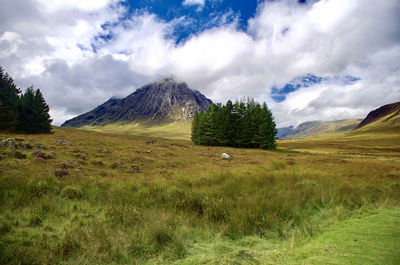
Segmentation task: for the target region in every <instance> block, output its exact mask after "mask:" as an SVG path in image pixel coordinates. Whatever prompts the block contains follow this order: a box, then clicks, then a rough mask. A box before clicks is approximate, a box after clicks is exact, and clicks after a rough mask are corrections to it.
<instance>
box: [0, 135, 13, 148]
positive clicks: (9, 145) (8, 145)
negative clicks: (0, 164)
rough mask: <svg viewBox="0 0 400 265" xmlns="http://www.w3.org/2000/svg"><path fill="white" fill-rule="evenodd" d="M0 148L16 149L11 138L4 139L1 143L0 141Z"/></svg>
mask: <svg viewBox="0 0 400 265" xmlns="http://www.w3.org/2000/svg"><path fill="white" fill-rule="evenodd" d="M0 147H2V148H8V149H12V150H15V149H17V145H16V143H15V141H14V140H13V139H12V138H7V139H4V140H3V141H1V142H0Z"/></svg>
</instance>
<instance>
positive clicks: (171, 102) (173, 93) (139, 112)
mask: <svg viewBox="0 0 400 265" xmlns="http://www.w3.org/2000/svg"><path fill="white" fill-rule="evenodd" d="M211 104H212V101H211V100H209V99H208V98H206V97H205V96H204V95H203V94H201V93H200V92H199V91H194V90H192V89H190V88H189V86H188V85H187V84H186V83H179V82H177V81H176V80H174V79H173V78H165V79H162V80H159V81H157V82H155V83H152V84H149V85H145V86H143V87H141V88H139V89H137V90H136V91H135V92H134V93H132V94H130V95H129V96H127V97H126V98H123V99H115V98H111V99H109V100H108V101H106V102H105V103H103V104H102V105H100V106H98V107H97V108H95V109H94V110H92V111H89V112H87V113H85V114H82V115H80V116H78V117H75V118H73V119H71V120H69V121H66V122H65V123H64V124H63V125H62V126H67V127H81V126H85V125H96V126H98V125H106V124H110V123H116V122H118V123H129V122H133V121H144V120H145V121H157V122H170V121H185V120H190V119H191V118H192V117H193V113H194V112H195V111H201V110H203V111H206V110H208V108H209V107H210V106H211Z"/></svg>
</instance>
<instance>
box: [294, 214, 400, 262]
mask: <svg viewBox="0 0 400 265" xmlns="http://www.w3.org/2000/svg"><path fill="white" fill-rule="evenodd" d="M399 227H400V211H399V210H398V209H397V210H379V211H376V212H375V213H373V214H371V215H368V216H363V217H360V218H354V219H350V220H346V221H344V222H342V223H339V224H336V225H334V226H333V227H331V228H329V229H328V230H327V231H325V232H323V233H322V234H321V235H318V236H317V237H316V238H315V239H312V240H311V241H310V242H309V243H306V244H304V245H302V246H300V247H298V248H297V249H296V250H295V254H294V255H293V256H294V258H292V259H291V260H290V261H289V262H288V263H290V264H387V265H389V264H393V265H395V264H400V251H399V249H400V229H399Z"/></svg>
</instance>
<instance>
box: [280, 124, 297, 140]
mask: <svg viewBox="0 0 400 265" xmlns="http://www.w3.org/2000/svg"><path fill="white" fill-rule="evenodd" d="M293 129H294V127H293V126H288V127H282V128H277V129H276V130H277V132H276V138H277V139H284V138H286V136H287V135H289V134H290V133H291V132H293Z"/></svg>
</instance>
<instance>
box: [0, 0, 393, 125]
mask: <svg viewBox="0 0 400 265" xmlns="http://www.w3.org/2000/svg"><path fill="white" fill-rule="evenodd" d="M166 2H168V4H166ZM186 2H187V3H189V2H192V3H194V2H197V4H196V5H195V6H201V8H202V10H197V9H196V8H193V7H195V6H193V7H192V6H190V5H186V4H184V3H185V2H184V1H183V0H182V1H160V0H156V1H147V0H146V1H118V0H101V1H91V0H79V1H75V0H74V1H62V0H57V1H50V2H49V1H43V0H23V1H22V0H4V1H3V5H2V6H3V8H2V9H1V10H0V65H1V66H3V67H4V68H5V69H6V71H7V72H9V73H10V74H11V75H12V76H14V77H15V78H16V82H17V84H19V85H20V86H21V87H23V88H25V87H27V86H29V85H31V84H33V85H34V86H36V87H40V88H41V90H42V92H43V93H44V96H45V97H46V99H47V101H48V103H49V104H50V107H51V114H52V117H53V119H54V120H55V122H56V123H57V124H60V123H62V122H63V121H64V120H66V119H68V118H70V117H72V116H75V115H77V114H80V113H83V112H85V111H87V110H89V109H92V108H93V107H94V106H97V105H98V104H100V103H101V102H104V101H105V100H106V99H107V98H110V97H112V96H118V97H123V96H126V95H128V94H130V93H132V92H133V91H134V90H135V89H136V88H137V87H140V86H142V85H144V84H147V83H149V82H151V81H154V80H157V79H159V78H162V77H165V76H171V75H173V76H175V77H176V78H177V79H179V80H183V81H185V82H187V83H188V85H189V86H190V87H192V88H193V89H196V90H199V91H201V92H202V93H204V94H205V95H206V96H207V97H209V98H211V99H212V100H213V101H222V102H224V101H226V100H227V99H233V100H235V99H238V98H242V97H254V98H255V99H257V100H264V101H267V103H268V104H269V106H270V107H271V109H272V111H273V113H274V115H275V118H276V121H277V123H278V125H279V126H286V125H296V124H298V123H300V122H304V121H307V120H314V119H319V120H324V119H338V118H353V117H362V116H365V115H366V114H367V113H368V111H369V110H371V109H374V108H376V107H378V106H381V105H384V104H386V103H390V102H395V101H398V100H399V99H400V65H399V63H398V62H399V61H400V27H399V26H398V25H400V3H399V2H398V1H397V0H386V1H383V2H382V1H381V2H379V3H378V2H377V1H372V0H365V1H360V0H320V1H315V0H314V1H289V0H281V1H265V2H263V1H249V3H247V1H246V3H244V2H243V3H241V4H237V3H236V2H242V1H236V2H235V3H232V1H223V0H205V1H186ZM139 3H140V4H139ZM203 3H204V4H203ZM307 74H311V75H312V76H315V77H321V78H330V79H332V80H330V81H329V82H328V81H326V80H323V81H322V82H315V83H313V84H310V85H308V86H303V85H300V87H298V88H297V86H296V88H295V89H294V88H291V89H286V90H287V91H285V89H284V88H282V86H283V87H284V85H285V84H288V83H290V82H291V81H293V80H295V79H296V78H299V77H302V76H306V75H307ZM346 76H350V77H357V78H356V80H353V81H352V82H348V83H346V84H343V83H342V82H340V78H344V77H346ZM335 77H337V78H339V80H336V81H335V80H334V78H335ZM274 96H280V99H279V100H277V98H274Z"/></svg>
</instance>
